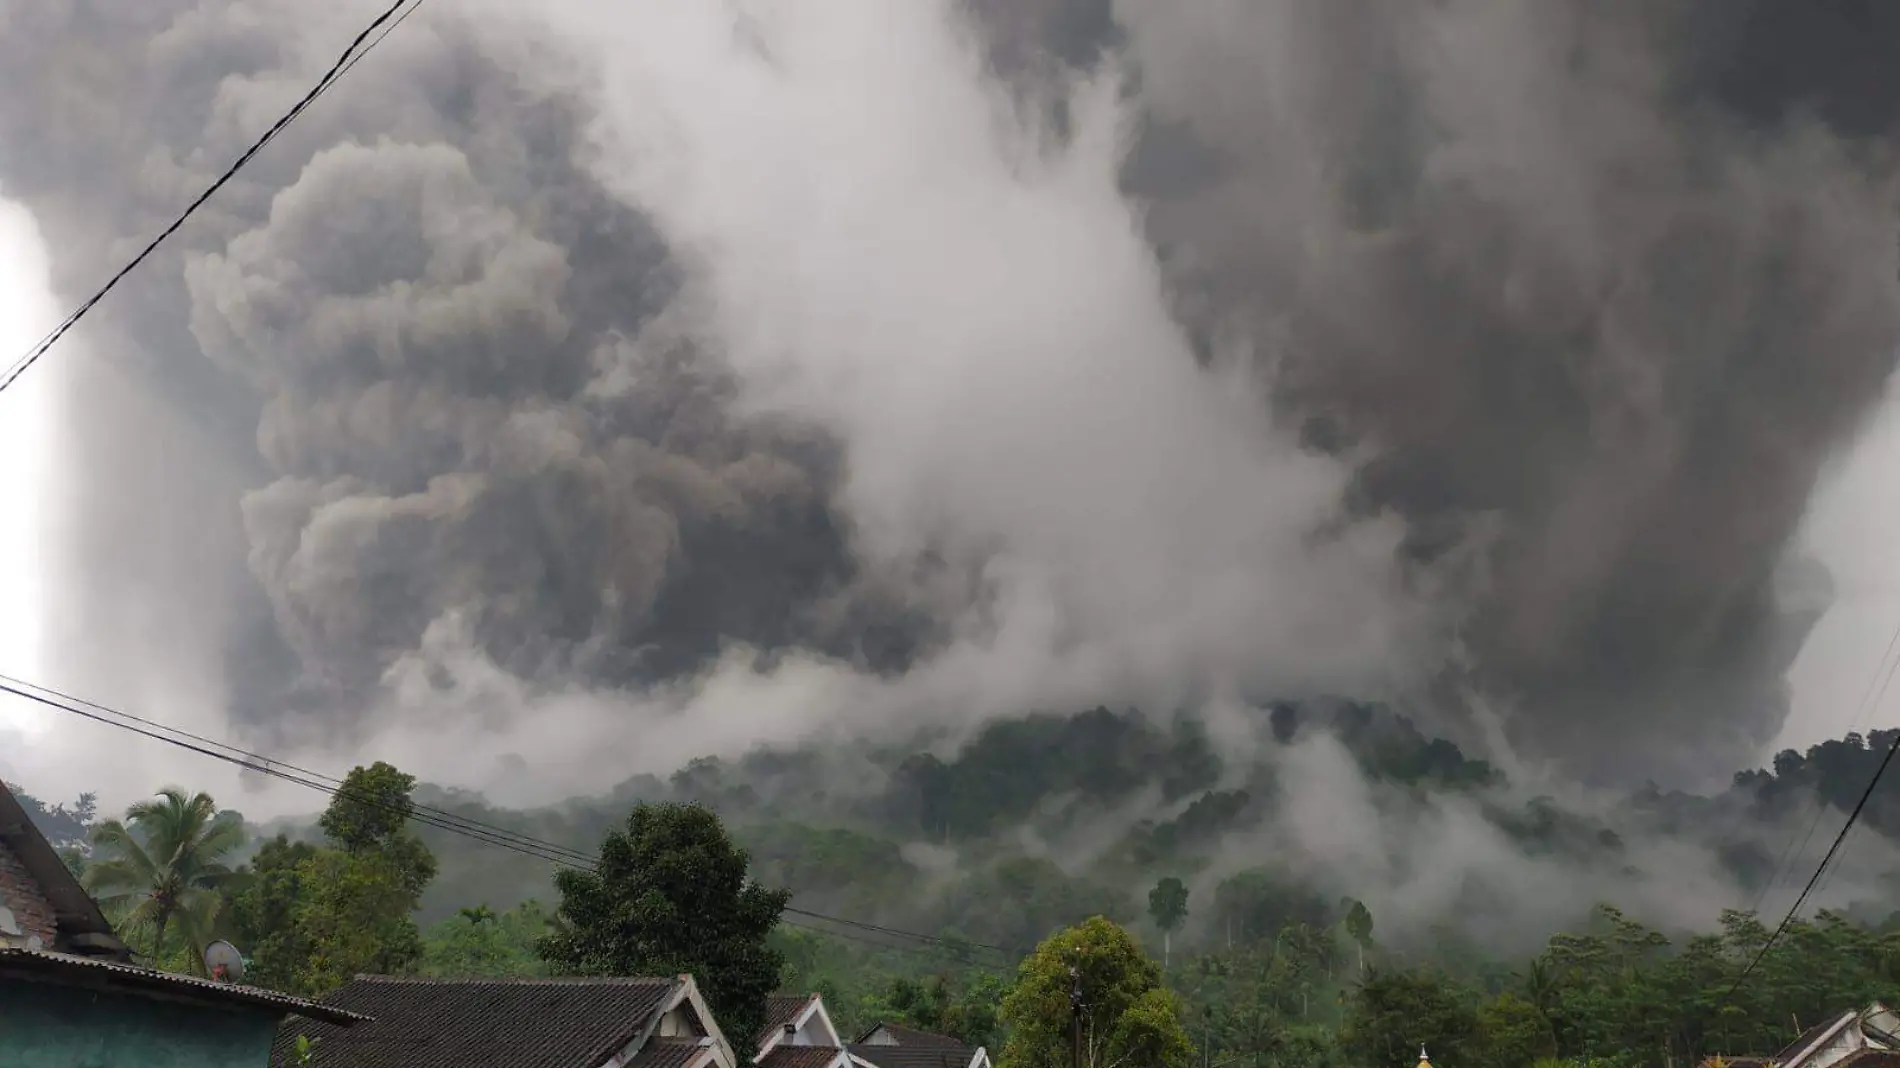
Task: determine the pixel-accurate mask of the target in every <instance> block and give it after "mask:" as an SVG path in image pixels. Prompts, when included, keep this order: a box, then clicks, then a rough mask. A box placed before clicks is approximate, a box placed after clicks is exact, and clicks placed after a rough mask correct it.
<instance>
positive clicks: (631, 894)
mask: <svg viewBox="0 0 1900 1068" xmlns="http://www.w3.org/2000/svg"><path fill="white" fill-rule="evenodd" d="M555 885H556V887H557V888H558V889H559V890H560V894H561V903H560V908H559V910H558V914H559V918H560V920H561V922H562V924H563V927H564V929H563V930H560V931H558V932H556V933H554V934H551V935H549V936H547V937H546V938H544V939H542V940H541V942H540V943H539V950H540V953H541V956H542V957H543V958H544V959H545V960H547V961H548V962H549V964H551V965H552V966H553V968H554V970H555V971H556V972H558V973H561V974H570V975H676V974H680V973H683V972H687V973H691V974H692V975H693V977H694V978H695V979H697V980H698V982H699V985H700V989H701V990H702V991H703V992H704V993H705V995H706V1000H707V1003H708V1004H709V1005H710V1006H711V1008H712V1010H713V1014H714V1016H715V1017H717V1018H718V1020H719V1023H720V1026H721V1028H722V1029H723V1030H725V1031H726V1033H727V1034H729V1035H732V1036H735V1039H736V1040H738V1041H744V1036H750V1035H753V1034H757V1033H758V1030H759V1028H760V1027H762V1026H763V1025H764V1020H765V999H766V996H767V995H769V994H771V993H772V992H773V991H774V990H776V989H778V986H779V979H780V971H781V969H782V968H783V966H784V963H785V961H784V958H783V957H782V956H781V955H780V953H779V952H778V950H777V949H775V948H773V946H772V945H771V944H770V943H769V941H768V937H769V936H770V935H771V933H772V929H773V927H774V926H776V925H777V923H778V920H779V915H780V913H782V912H783V911H784V910H785V905H786V902H787V901H789V900H790V898H791V894H790V893H789V892H787V891H784V890H770V889H767V888H765V887H764V886H761V885H760V884H758V883H757V882H755V881H753V880H752V878H751V877H750V875H749V872H748V870H747V857H746V852H745V851H744V850H743V849H740V848H739V847H738V846H737V845H735V844H734V843H733V841H732V839H731V838H730V837H729V836H728V835H727V834H726V829H725V826H724V825H723V824H721V823H720V821H719V817H717V816H715V815H713V813H712V812H711V810H709V809H706V808H704V807H701V806H699V805H683V804H658V805H641V806H639V807H637V808H635V809H634V810H633V812H632V814H631V815H629V816H628V817H627V823H626V827H625V829H624V830H620V831H614V832H612V833H610V834H609V835H608V836H607V839H606V841H605V842H603V843H602V844H601V848H600V862H599V866H598V870H596V871H580V870H567V871H563V872H561V873H560V874H559V875H558V876H557V877H556V879H555Z"/></svg>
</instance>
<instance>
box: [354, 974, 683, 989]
mask: <svg viewBox="0 0 1900 1068" xmlns="http://www.w3.org/2000/svg"><path fill="white" fill-rule="evenodd" d="M351 981H352V982H358V983H391V984H395V983H407V984H410V985H414V986H670V985H671V984H673V983H676V982H678V981H679V980H678V979H676V978H671V977H661V976H655V975H544V976H511V977H497V978H493V979H482V978H462V977H452V976H433V975H371V974H368V973H364V974H360V975H356V976H353V977H351Z"/></svg>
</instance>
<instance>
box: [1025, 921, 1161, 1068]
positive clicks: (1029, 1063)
mask: <svg viewBox="0 0 1900 1068" xmlns="http://www.w3.org/2000/svg"><path fill="white" fill-rule="evenodd" d="M1077 991H1079V993H1080V1015H1079V1016H1077V1015H1075V1012H1074V1010H1073V1009H1072V1005H1074V1004H1075V1003H1074V1002H1072V1001H1071V995H1072V993H1073V992H1077ZM1002 1019H1003V1023H1004V1025H1005V1026H1006V1027H1007V1028H1008V1031H1009V1039H1008V1041H1007V1042H1005V1043H1004V1045H1003V1052H1002V1056H1001V1058H1000V1059H999V1061H998V1064H999V1068H1068V1065H1069V1063H1070V1054H1071V1049H1072V1045H1071V1042H1072V1032H1071V1030H1070V1028H1071V1025H1072V1024H1074V1025H1075V1026H1076V1027H1078V1028H1079V1030H1080V1039H1081V1052H1082V1055H1083V1064H1084V1065H1085V1068H1186V1066H1187V1065H1188V1062H1189V1061H1190V1059H1191V1058H1192V1055H1193V1045H1192V1043H1190V1042H1189V1041H1188V1035H1187V1029H1186V1028H1185V1027H1183V1026H1182V1024H1181V1004H1180V1002H1179V1000H1177V999H1176V998H1175V996H1174V994H1173V993H1171V992H1170V991H1168V990H1167V989H1165V988H1164V987H1163V986H1162V985H1161V970H1160V969H1159V968H1157V967H1155V963H1154V961H1152V960H1150V959H1149V958H1148V956H1147V955H1146V954H1145V953H1143V952H1142V951H1141V947H1140V946H1138V945H1136V944H1135V940H1134V938H1133V937H1131V936H1130V935H1129V934H1128V932H1127V931H1125V930H1123V929H1122V928H1121V927H1119V926H1117V925H1116V924H1114V923H1113V922H1111V921H1109V920H1107V919H1105V918H1103V917H1101V916H1097V917H1094V918H1093V919H1090V920H1087V921H1085V922H1083V923H1081V924H1078V925H1077V926H1074V927H1070V928H1068V929H1067V930H1064V931H1059V932H1057V933H1056V934H1054V935H1052V936H1050V937H1049V938H1048V939H1047V940H1046V941H1044V942H1043V943H1042V944H1041V945H1040V946H1038V947H1036V952H1035V954H1034V955H1032V956H1031V957H1030V958H1029V959H1028V960H1025V961H1024V962H1023V964H1022V968H1021V970H1020V972H1019V973H1018V976H1017V980H1016V985H1015V987H1014V988H1013V989H1011V990H1010V992H1009V994H1008V996H1006V997H1005V998H1004V999H1003V1011H1002Z"/></svg>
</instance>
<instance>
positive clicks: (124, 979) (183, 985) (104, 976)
mask: <svg viewBox="0 0 1900 1068" xmlns="http://www.w3.org/2000/svg"><path fill="white" fill-rule="evenodd" d="M0 970H4V971H5V972H6V973H9V974H13V975H23V976H27V977H32V978H41V979H46V980H51V981H60V980H65V981H68V982H88V983H103V984H105V985H108V986H111V987H113V988H115V989H120V990H126V991H129V992H134V993H136V992H138V991H158V992H163V993H164V994H167V995H169V996H171V997H187V998H191V999H194V1000H197V1001H203V1002H206V1003H210V1004H225V1005H229V1004H238V1005H250V1006H254V1007H256V1008H259V1009H270V1010H275V1011H276V1012H277V1013H278V1014H279V1015H290V1014H293V1013H294V1014H296V1015H298V1016H303V1017H307V1018H310V1019H315V1020H323V1021H327V1022H328V1023H330V1024H335V1025H338V1026H337V1027H336V1028H335V1029H336V1030H339V1031H341V1030H343V1029H344V1027H345V1026H348V1025H351V1024H356V1023H359V1022H366V1021H368V1020H369V1017H367V1016H364V1015H361V1014H360V1013H355V1012H350V1011H347V1010H344V1009H338V1008H335V1007H332V1006H329V1005H325V1004H320V1003H318V1002H315V1001H310V1000H307V999H305V998H298V997H292V996H290V995H289V994H280V993H278V992H277V991H275V990H265V989H263V988H261V987H255V986H240V985H238V984H236V983H220V982H216V981H215V980H211V979H200V978H198V977H197V976H195V975H177V974H174V973H172V972H161V971H157V970H154V969H152V968H141V967H138V966H137V965H132V964H122V963H120V962H118V961H112V960H105V959H102V958H99V957H76V956H73V955H72V954H70V953H52V952H48V951H45V950H33V949H13V948H10V947H0Z"/></svg>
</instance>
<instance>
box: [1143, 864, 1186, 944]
mask: <svg viewBox="0 0 1900 1068" xmlns="http://www.w3.org/2000/svg"><path fill="white" fill-rule="evenodd" d="M1148 915H1149V916H1150V917H1152V918H1153V919H1154V921H1155V926H1156V927H1159V928H1161V929H1162V930H1163V931H1178V930H1180V928H1181V923H1182V921H1184V920H1186V919H1187V915H1188V888H1187V884H1185V883H1183V882H1182V881H1181V880H1179V879H1177V878H1175V877H1174V876H1172V875H1169V876H1167V877H1165V878H1163V879H1162V880H1161V881H1160V882H1158V883H1156V884H1155V887H1154V889H1153V890H1150V891H1148Z"/></svg>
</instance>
